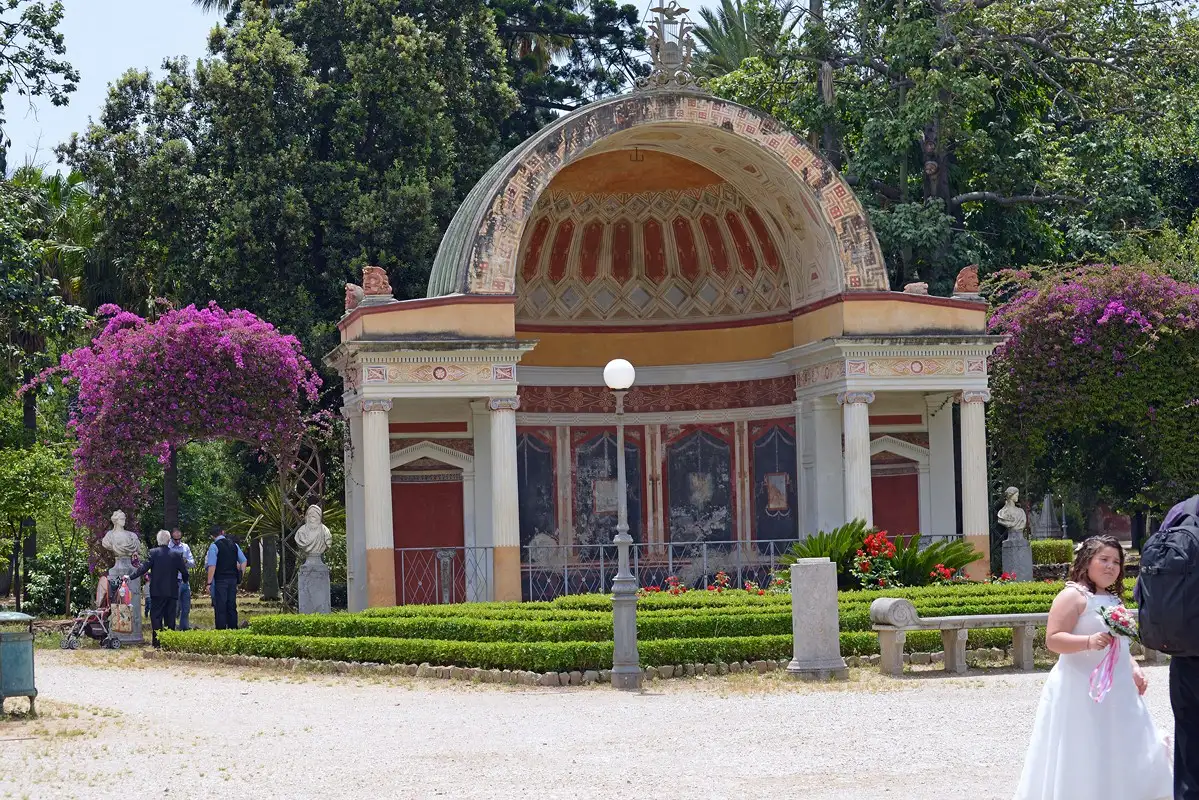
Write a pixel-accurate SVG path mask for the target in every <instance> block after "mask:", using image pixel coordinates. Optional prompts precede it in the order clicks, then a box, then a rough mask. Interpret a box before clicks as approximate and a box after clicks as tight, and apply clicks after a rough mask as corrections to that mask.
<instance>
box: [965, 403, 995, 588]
mask: <svg viewBox="0 0 1199 800" xmlns="http://www.w3.org/2000/svg"><path fill="white" fill-rule="evenodd" d="M990 399H991V393H990V392H989V391H987V390H985V389H983V390H981V391H969V392H962V535H963V536H964V537H965V539H966V541H967V542H969V543H970V544H973V545H974V547H975V549H977V550H978V551H979V552H981V553H983V554H984V556H986V558H985V559H984V560H982V561H976V562H975V563H974V564H971V565H970V567H969V568H968V569H967V573H968V574H969V575H970V577H972V578H975V579H979V578H981V577H983V576H985V575H986V573H987V572H989V571H990V557H991V536H990V531H991V524H990V514H988V513H987V512H988V510H989V507H990V503H988V502H987V420H986V405H985V404H986V402H987V401H988V400H990Z"/></svg>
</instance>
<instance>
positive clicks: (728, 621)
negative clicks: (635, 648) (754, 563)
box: [250, 611, 791, 642]
mask: <svg viewBox="0 0 1199 800" xmlns="http://www.w3.org/2000/svg"><path fill="white" fill-rule="evenodd" d="M250 630H251V631H252V632H254V633H257V634H261V635H264V636H331V637H350V636H375V637H385V638H395V639H440V640H447V641H472V642H573V641H585V642H605V641H608V642H610V641H612V617H611V615H606V616H604V617H601V618H599V619H595V620H586V621H583V620H566V621H521V620H481V619H471V618H468V617H411V618H404V619H386V618H380V617H366V616H357V615H354V614H319V615H318V614H314V615H303V616H300V615H295V614H288V615H276V616H261V617H255V618H254V619H253V620H251V621H250ZM790 632H791V613H790V612H789V611H787V612H784V613H779V612H775V613H773V614H748V615H735V614H707V615H702V614H694V615H687V616H683V615H672V616H656V615H653V614H641V615H639V616H638V619H637V637H638V639H639V640H642V641H649V640H652V639H717V638H724V637H729V636H737V637H744V636H765V635H780V634H786V633H790Z"/></svg>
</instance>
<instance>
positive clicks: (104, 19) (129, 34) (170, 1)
mask: <svg viewBox="0 0 1199 800" xmlns="http://www.w3.org/2000/svg"><path fill="white" fill-rule="evenodd" d="M718 4H719V0H703V1H702V2H695V3H689V4H687V5H689V6H690V7H691V8H692V9H693V10H692V13H691V17H692V18H693V19H695V18H696V17H697V16H698V14H697V11H698V9H699V8H700V7H702V6H715V5H718ZM63 5H64V6H65V8H66V13H65V14H64V17H63V23H62V26H61V30H62V33H63V36H64V37H65V39H66V47H67V56H66V57H67V59H68V60H69V61H70V62H71V63H72V64H73V65H74V66H75V68H76V69H78V70H79V73H80V80H79V86H78V88H77V89H76V90H75V92H74V93H73V94H72V95H71V102H70V104H69V105H67V106H64V107H61V108H59V107H55V106H54V105H52V104H51V103H50V101H48V100H46V99H45V98H35V99H34V100H33V103H32V105H31V104H30V102H29V100H28V99H27V98H24V97H19V96H17V95H16V94H15V93H10V94H8V95H5V97H4V111H5V117H6V119H7V122H6V124H5V133H6V134H7V135H8V138H9V139H11V140H12V147H11V148H10V150H9V153H8V164H9V168H10V169H11V168H15V167H18V166H20V165H21V164H24V163H26V162H27V161H29V162H32V163H34V164H38V165H40V166H44V167H48V168H50V169H54V168H55V157H54V147H55V146H56V145H58V144H59V143H60V142H64V141H66V140H67V139H69V138H70V136H71V134H72V133H75V132H82V131H83V130H84V129H85V128H86V127H87V123H88V120H89V119H90V118H91V117H94V116H95V115H97V114H98V113H99V112H100V108H101V106H102V105H103V103H104V98H105V96H106V94H107V92H108V85H109V84H110V83H112V82H113V81H115V80H116V79H117V78H119V77H120V76H121V74H122V73H123V72H125V70H127V69H131V68H137V69H150V70H153V71H155V72H158V71H159V67H160V66H161V65H162V61H163V59H164V58H168V57H171V56H180V55H183V56H187V57H188V58H190V59H191V60H193V61H194V60H195V59H196V58H197V57H199V56H203V55H204V54H205V45H206V43H207V40H208V31H209V30H210V29H211V28H212V26H213V25H215V24H217V22H219V21H220V19H221V16H220V15H219V14H215V13H214V14H204V13H202V12H201V11H200V10H199V9H198V8H196V7H195V5H193V3H192V2H191V0H64V3H63ZM643 15H644V14H643Z"/></svg>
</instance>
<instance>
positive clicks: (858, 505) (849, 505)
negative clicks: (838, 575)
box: [837, 392, 874, 525]
mask: <svg viewBox="0 0 1199 800" xmlns="http://www.w3.org/2000/svg"><path fill="white" fill-rule="evenodd" d="M837 402H839V403H840V404H841V410H842V413H843V415H844V419H843V423H842V424H843V425H844V428H845V521H846V522H849V521H851V520H855V519H864V520H866V524H867V525H873V524H874V501H873V492H872V486H871V484H870V404H871V403H873V402H874V392H845V393H843V394H841V395H838V397H837Z"/></svg>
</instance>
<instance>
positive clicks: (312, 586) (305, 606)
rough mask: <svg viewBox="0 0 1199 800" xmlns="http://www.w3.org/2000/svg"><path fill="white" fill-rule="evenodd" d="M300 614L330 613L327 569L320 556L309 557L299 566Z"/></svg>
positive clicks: (330, 604) (330, 603)
mask: <svg viewBox="0 0 1199 800" xmlns="http://www.w3.org/2000/svg"><path fill="white" fill-rule="evenodd" d="M299 577H300V597H299V601H300V603H299V605H300V613H301V614H328V613H329V612H330V611H332V610H333V609H332V601H331V598H330V594H329V567H328V566H326V564H325V563H324V562H323V561H322V560H321V557H320V556H309V558H308V560H307V561H305V562H304V563H303V564H301V565H300V576H299Z"/></svg>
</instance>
